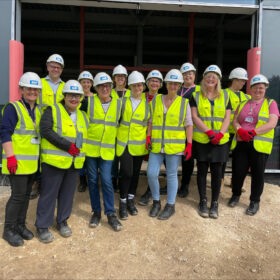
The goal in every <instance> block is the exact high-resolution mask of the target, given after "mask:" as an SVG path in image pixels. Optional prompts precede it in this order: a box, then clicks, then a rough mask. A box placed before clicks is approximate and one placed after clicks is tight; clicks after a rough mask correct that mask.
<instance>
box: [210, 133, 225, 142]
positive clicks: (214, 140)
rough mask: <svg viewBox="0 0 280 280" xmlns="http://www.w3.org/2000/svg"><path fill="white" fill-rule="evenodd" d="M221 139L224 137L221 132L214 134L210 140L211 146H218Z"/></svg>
mask: <svg viewBox="0 0 280 280" xmlns="http://www.w3.org/2000/svg"><path fill="white" fill-rule="evenodd" d="M223 137H224V134H223V133H222V132H219V133H217V134H215V136H214V138H213V139H211V140H210V141H211V143H212V144H214V145H218V144H219V143H220V141H221V139H222V138H223Z"/></svg>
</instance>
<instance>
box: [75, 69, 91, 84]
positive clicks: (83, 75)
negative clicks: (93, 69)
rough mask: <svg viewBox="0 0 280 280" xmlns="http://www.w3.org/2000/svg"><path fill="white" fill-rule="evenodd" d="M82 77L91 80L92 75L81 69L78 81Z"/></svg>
mask: <svg viewBox="0 0 280 280" xmlns="http://www.w3.org/2000/svg"><path fill="white" fill-rule="evenodd" d="M82 79H88V80H91V81H92V82H93V77H92V75H91V73H90V72H88V71H83V72H82V73H80V75H79V78H78V81H81V80H82Z"/></svg>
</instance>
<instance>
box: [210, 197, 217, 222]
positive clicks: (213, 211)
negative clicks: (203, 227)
mask: <svg viewBox="0 0 280 280" xmlns="http://www.w3.org/2000/svg"><path fill="white" fill-rule="evenodd" d="M218 216H219V214H218V201H212V202H211V206H210V210H209V217H210V218H212V219H218Z"/></svg>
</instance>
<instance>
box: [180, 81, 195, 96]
mask: <svg viewBox="0 0 280 280" xmlns="http://www.w3.org/2000/svg"><path fill="white" fill-rule="evenodd" d="M194 86H195V84H192V86H191V87H188V88H187V89H186V90H185V91H184V89H183V87H182V89H181V97H183V96H185V94H186V93H188V92H189V90H190V89H191V88H193V87H194Z"/></svg>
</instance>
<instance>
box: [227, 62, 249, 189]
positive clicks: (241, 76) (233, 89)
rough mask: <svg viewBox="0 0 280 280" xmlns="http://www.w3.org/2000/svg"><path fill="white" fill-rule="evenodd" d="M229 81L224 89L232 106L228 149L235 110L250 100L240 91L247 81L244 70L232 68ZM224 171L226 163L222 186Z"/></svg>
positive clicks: (231, 137)
mask: <svg viewBox="0 0 280 280" xmlns="http://www.w3.org/2000/svg"><path fill="white" fill-rule="evenodd" d="M229 79H230V81H231V83H230V86H229V87H228V88H227V89H226V91H227V92H228V94H229V99H230V103H231V106H232V111H231V116H230V125H229V127H228V131H229V142H228V145H229V147H230V145H231V142H232V139H233V136H234V134H235V131H234V128H233V126H232V120H233V116H234V113H235V110H236V108H237V107H238V105H239V104H240V103H241V102H243V101H246V100H248V99H250V96H249V95H247V94H245V93H244V92H243V91H242V89H243V87H244V86H245V84H246V81H247V80H248V75H247V71H246V70H245V69H243V68H240V67H238V68H234V69H233V70H232V71H231V72H230V74H229ZM225 169H226V162H224V163H223V173H222V185H223V181H224V175H225Z"/></svg>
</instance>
